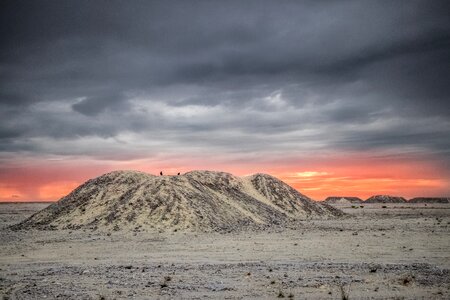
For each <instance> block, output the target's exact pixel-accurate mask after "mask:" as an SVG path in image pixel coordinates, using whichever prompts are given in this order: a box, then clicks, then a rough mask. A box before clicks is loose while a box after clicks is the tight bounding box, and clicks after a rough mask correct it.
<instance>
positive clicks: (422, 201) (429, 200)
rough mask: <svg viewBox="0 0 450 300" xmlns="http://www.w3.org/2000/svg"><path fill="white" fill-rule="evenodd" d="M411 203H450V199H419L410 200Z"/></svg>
mask: <svg viewBox="0 0 450 300" xmlns="http://www.w3.org/2000/svg"><path fill="white" fill-rule="evenodd" d="M408 202H409V203H450V198H445V197H417V198H412V199H409V201H408Z"/></svg>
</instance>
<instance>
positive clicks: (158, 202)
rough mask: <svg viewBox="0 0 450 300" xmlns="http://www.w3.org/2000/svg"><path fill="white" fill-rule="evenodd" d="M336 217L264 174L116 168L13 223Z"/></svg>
mask: <svg viewBox="0 0 450 300" xmlns="http://www.w3.org/2000/svg"><path fill="white" fill-rule="evenodd" d="M340 215H343V213H342V212H341V211H340V210H338V209H335V208H333V207H332V206H330V205H327V204H320V203H317V202H315V201H313V200H311V199H310V198H308V197H306V196H305V195H302V194H301V193H299V192H298V191H297V190H295V189H294V188H292V187H290V186H289V185H287V184H286V183H284V182H282V181H281V180H279V179H277V178H275V177H273V176H270V175H267V174H255V175H251V176H247V177H237V176H233V175H232V174H229V173H224V172H212V171H192V172H188V173H186V174H184V175H179V176H154V175H150V174H146V173H142V172H136V171H115V172H112V173H108V174H105V175H102V176H100V177H97V178H94V179H91V180H88V181H87V182H85V183H84V184H82V185H81V186H79V187H78V188H76V189H75V190H74V191H73V192H71V193H70V194H69V195H67V196H65V197H63V198H62V199H61V200H59V201H58V202H56V203H54V204H52V205H50V206H49V207H47V208H45V209H43V210H42V211H40V212H38V213H36V214H34V215H33V216H31V217H30V218H29V219H27V220H25V221H24V222H22V223H20V224H18V225H15V226H13V227H12V228H13V229H27V228H37V229H53V228H54V229H80V228H88V229H99V230H151V229H158V230H167V229H170V230H202V231H211V230H216V231H219V230H225V231H232V230H241V229H244V228H252V227H254V228H260V227H267V226H271V225H277V224H280V225H282V224H288V223H289V222H293V221H295V220H305V219H309V218H333V217H337V216H340Z"/></svg>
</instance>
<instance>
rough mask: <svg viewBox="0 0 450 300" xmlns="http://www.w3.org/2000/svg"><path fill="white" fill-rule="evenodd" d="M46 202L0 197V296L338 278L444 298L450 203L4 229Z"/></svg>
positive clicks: (120, 293) (74, 295)
mask: <svg viewBox="0 0 450 300" xmlns="http://www.w3.org/2000/svg"><path fill="white" fill-rule="evenodd" d="M44 205H45V204H0V227H1V228H2V229H1V231H0V232H1V233H0V269H1V270H0V295H4V297H9V298H11V299H43V298H44V297H46V298H47V299H55V298H56V299H102V297H104V298H103V299H130V298H135V299H180V298H181V299H183V298H184V299H186V298H187V299H191V298H195V299H205V298H206V299H208V298H209V299H217V298H219V299H274V298H276V297H277V296H278V295H279V293H280V292H281V293H282V294H283V295H284V296H285V297H286V298H288V296H289V295H290V294H292V296H293V297H294V298H295V299H305V298H306V299H324V298H325V299H330V298H331V299H332V298H334V299H341V291H340V286H344V289H349V296H350V299H361V298H365V299H418V298H419V299H420V298H423V299H430V298H431V299H449V298H450V273H449V269H450V251H449V249H450V235H449V229H450V205H449V204H440V205H438V204H428V205H427V206H424V205H417V204H416V205H412V204H383V205H386V206H387V208H382V204H363V205H364V208H359V205H356V206H355V207H358V208H351V206H350V205H346V206H343V207H342V206H341V208H343V210H344V211H345V212H347V213H349V214H351V215H353V216H354V217H348V218H343V219H336V220H332V219H330V220H314V221H303V222H302V225H301V227H299V228H298V230H284V231H281V232H276V231H275V230H272V231H263V232H261V231H259V232H240V233H231V234H218V233H203V234H202V233H197V234H196V233H183V232H169V233H158V232H153V233H152V232H137V233H132V232H128V233H127V232H120V231H119V232H113V233H112V234H111V235H110V236H109V235H107V234H106V233H98V232H92V231H89V230H87V231H85V232H83V231H69V230H61V231H37V230H31V231H18V232H13V231H10V230H9V229H6V228H5V226H6V225H11V224H13V223H16V222H18V221H21V220H23V219H24V218H26V217H28V216H29V215H30V214H31V213H33V212H35V211H37V210H39V209H42V208H43V206H44ZM169 279H170V280H169ZM329 293H331V294H329Z"/></svg>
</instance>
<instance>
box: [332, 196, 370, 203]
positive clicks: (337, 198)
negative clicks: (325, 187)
mask: <svg viewBox="0 0 450 300" xmlns="http://www.w3.org/2000/svg"><path fill="white" fill-rule="evenodd" d="M324 202H325V203H328V204H359V203H361V202H363V201H362V199H360V198H358V197H343V196H332V197H328V198H327V199H325V200H324Z"/></svg>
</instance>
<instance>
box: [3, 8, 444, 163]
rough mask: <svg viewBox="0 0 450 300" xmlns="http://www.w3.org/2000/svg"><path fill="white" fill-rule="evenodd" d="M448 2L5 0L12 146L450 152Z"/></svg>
mask: <svg viewBox="0 0 450 300" xmlns="http://www.w3.org/2000/svg"><path fill="white" fill-rule="evenodd" d="M449 9H450V7H449V5H448V1H361V0H356V1H231V2H230V1H160V2H156V1H155V2H152V1H2V3H1V9H0V14H1V19H0V22H1V32H0V38H1V46H0V47H1V48H0V156H1V157H3V159H6V158H9V157H11V156H14V155H17V154H20V155H30V156H37V157H39V156H45V155H61V156H88V157H91V158H95V159H117V160H127V159H131V158H139V157H151V156H158V155H162V154H164V155H177V154H184V155H187V154H192V155H195V154H202V153H205V152H207V153H217V154H219V155H223V156H226V157H227V156H228V157H230V159H246V158H248V157H250V156H251V157H267V156H280V155H281V156H296V155H299V156H301V155H311V154H314V153H321V152H324V153H326V152H339V151H341V152H348V151H356V152H358V151H359V152H366V151H374V152H380V153H387V154H392V155H394V154H395V155H398V154H400V155H402V154H405V153H406V154H410V153H414V154H420V155H430V156H433V157H438V158H439V159H442V160H443V161H445V162H446V163H448V161H449V159H448V158H449V157H450V155H449V154H450V134H449V133H450V99H449V94H450V74H449V73H450V67H449V66H450V18H449V17H448V11H449Z"/></svg>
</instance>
